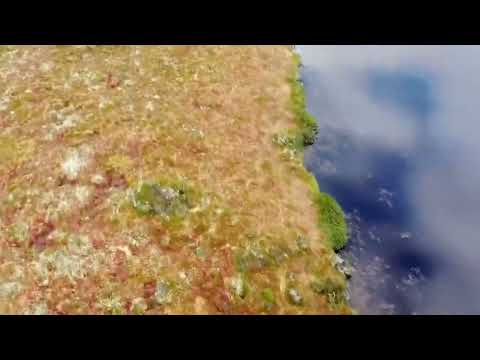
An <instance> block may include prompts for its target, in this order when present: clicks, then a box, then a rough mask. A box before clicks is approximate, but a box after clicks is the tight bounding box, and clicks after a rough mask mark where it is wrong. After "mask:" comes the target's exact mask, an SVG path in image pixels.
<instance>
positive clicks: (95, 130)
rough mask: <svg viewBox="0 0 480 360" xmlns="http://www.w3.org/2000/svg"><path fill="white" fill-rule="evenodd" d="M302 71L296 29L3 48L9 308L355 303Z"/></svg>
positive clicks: (328, 307) (312, 309) (3, 272)
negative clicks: (240, 42) (339, 254)
mask: <svg viewBox="0 0 480 360" xmlns="http://www.w3.org/2000/svg"><path fill="white" fill-rule="evenodd" d="M297 73H298V57H297V56H296V55H295V54H294V52H293V51H292V49H291V47H288V46H9V47H2V48H1V49H0V313H13V314H16V313H51V314H213V313H221V314H318V313H320V314H337V313H339V314H349V313H351V309H350V308H349V306H348V304H347V302H346V300H345V297H344V291H345V287H346V280H345V276H344V275H343V274H342V273H341V272H339V271H338V269H337V268H336V267H335V253H334V249H337V248H339V247H340V246H341V245H342V244H343V243H344V241H345V237H344V235H345V234H344V231H343V228H342V226H344V222H343V223H342V219H343V217H342V216H341V211H340V210H339V208H338V207H337V206H335V203H334V202H333V201H332V200H331V199H330V198H327V197H326V196H325V195H324V194H322V193H320V192H319V191H318V187H317V186H316V182H314V179H313V177H312V176H311V174H309V173H308V172H307V171H306V170H305V168H304V166H303V149H304V146H305V145H308V144H311V143H312V142H313V140H314V135H315V132H316V127H315V122H314V120H313V119H312V118H311V117H310V116H309V115H308V113H307V112H306V110H305V100H304V95H303V88H302V87H301V85H300V84H299V83H298V82H297V81H296V78H297ZM319 222H320V226H319Z"/></svg>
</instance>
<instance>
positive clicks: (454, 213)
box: [298, 46, 480, 314]
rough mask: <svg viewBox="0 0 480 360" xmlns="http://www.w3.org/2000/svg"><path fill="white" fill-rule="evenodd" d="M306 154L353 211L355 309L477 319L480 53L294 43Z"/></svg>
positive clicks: (327, 187)
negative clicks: (310, 121) (311, 128)
mask: <svg viewBox="0 0 480 360" xmlns="http://www.w3.org/2000/svg"><path fill="white" fill-rule="evenodd" d="M298 50H299V52H300V53H301V55H302V59H303V63H304V68H303V73H302V76H303V80H304V83H305V87H306V91H307V102H308V109H309V111H310V112H311V113H312V114H313V115H314V116H315V117H316V118H317V120H318V122H319V126H320V132H319V137H318V141H317V142H316V143H315V145H314V146H312V147H310V148H309V149H308V150H307V153H306V164H307V167H308V168H309V169H310V170H311V171H312V172H313V173H314V174H315V176H316V177H317V180H318V181H319V184H320V187H321V188H322V190H323V191H326V192H328V193H330V194H332V195H333V196H334V197H335V198H336V199H337V200H338V201H339V203H340V204H341V205H342V207H343V208H344V210H345V212H346V213H347V217H348V223H349V227H350V233H351V241H350V243H349V245H348V246H347V248H346V249H345V250H344V252H343V255H344V256H345V257H346V258H348V259H350V261H352V263H353V265H354V267H355V269H356V271H355V273H354V276H353V278H352V281H351V284H350V287H351V289H350V291H351V296H352V305H353V306H354V307H355V308H357V309H358V310H359V311H360V313H369V314H464V313H480V276H478V275H477V274H480V256H479V255H480V239H479V236H478V232H477V227H478V226H479V224H480V216H479V212H478V210H477V209H478V204H479V202H480V133H479V130H480V129H479V128H480V126H479V125H478V124H479V114H480V101H479V100H478V96H480V95H479V94H480V47H479V46H299V47H298Z"/></svg>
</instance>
